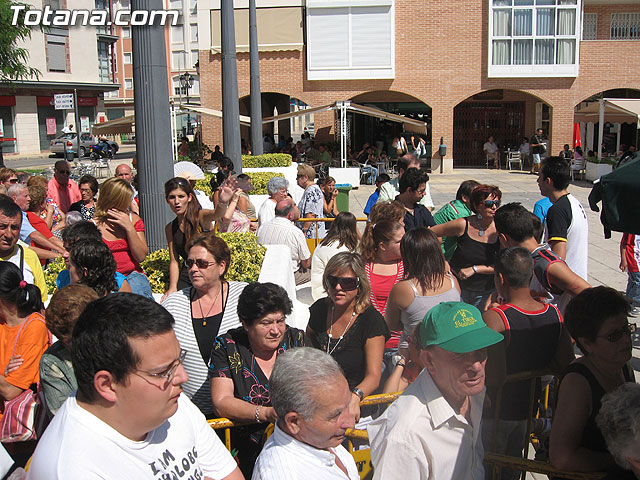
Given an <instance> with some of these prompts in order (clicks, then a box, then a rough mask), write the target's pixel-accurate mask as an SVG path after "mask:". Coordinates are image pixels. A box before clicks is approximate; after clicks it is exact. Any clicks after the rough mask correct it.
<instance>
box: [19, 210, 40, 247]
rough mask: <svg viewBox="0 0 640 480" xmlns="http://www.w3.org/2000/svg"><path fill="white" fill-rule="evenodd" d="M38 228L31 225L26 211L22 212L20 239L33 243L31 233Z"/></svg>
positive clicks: (28, 243)
mask: <svg viewBox="0 0 640 480" xmlns="http://www.w3.org/2000/svg"><path fill="white" fill-rule="evenodd" d="M35 231H36V229H35V228H33V227H32V226H31V222H29V218H28V217H27V214H26V212H22V225H20V240H22V241H23V242H24V243H26V244H27V245H31V239H30V238H29V235H31V234H32V233H33V232H35Z"/></svg>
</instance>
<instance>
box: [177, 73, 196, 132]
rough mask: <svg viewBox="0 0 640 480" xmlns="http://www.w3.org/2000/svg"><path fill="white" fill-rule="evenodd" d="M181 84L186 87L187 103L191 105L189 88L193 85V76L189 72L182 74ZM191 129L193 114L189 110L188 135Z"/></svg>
mask: <svg viewBox="0 0 640 480" xmlns="http://www.w3.org/2000/svg"><path fill="white" fill-rule="evenodd" d="M180 86H181V87H182V88H184V89H185V91H186V92H187V93H186V97H187V105H189V90H190V89H191V87H193V76H192V75H191V74H190V73H189V72H186V73H183V74H182V75H180ZM190 130H191V114H190V113H189V111H188V110H187V135H188V134H190Z"/></svg>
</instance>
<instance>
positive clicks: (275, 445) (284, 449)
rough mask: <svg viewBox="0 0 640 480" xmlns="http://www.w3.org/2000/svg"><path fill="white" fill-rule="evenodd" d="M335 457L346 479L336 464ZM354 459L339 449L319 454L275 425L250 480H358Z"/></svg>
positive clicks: (322, 451)
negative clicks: (342, 468) (345, 471)
mask: <svg viewBox="0 0 640 480" xmlns="http://www.w3.org/2000/svg"><path fill="white" fill-rule="evenodd" d="M336 456H337V457H338V458H339V459H340V461H341V462H342V464H343V465H344V467H345V468H346V469H347V472H349V476H347V475H345V473H344V472H343V471H342V470H341V469H340V467H338V465H337V464H336ZM359 478H360V476H359V475H358V468H357V467H356V462H355V461H354V460H353V457H352V456H351V455H350V454H349V452H347V450H346V449H345V448H344V447H343V446H342V445H338V446H337V447H336V448H333V449H331V450H330V451H329V450H320V449H319V448H315V447H312V446H311V445H307V444H306V443H302V442H300V441H298V440H296V439H295V438H293V437H292V436H290V435H288V434H286V433H285V432H283V431H282V430H280V428H279V427H278V424H276V427H275V430H274V432H273V435H271V437H269V440H267V443H266V444H265V446H264V448H263V449H262V452H261V453H260V456H259V457H258V460H257V461H256V465H255V467H254V469H253V476H252V477H251V479H252V480H275V479H277V480H303V479H304V480H314V479H322V480H332V479H336V480H359Z"/></svg>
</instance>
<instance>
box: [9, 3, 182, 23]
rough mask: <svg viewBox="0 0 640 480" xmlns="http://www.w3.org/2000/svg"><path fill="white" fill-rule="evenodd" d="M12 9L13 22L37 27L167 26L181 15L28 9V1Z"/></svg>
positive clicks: (157, 12) (146, 12)
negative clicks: (26, 3)
mask: <svg viewBox="0 0 640 480" xmlns="http://www.w3.org/2000/svg"><path fill="white" fill-rule="evenodd" d="M11 10H13V19H12V20H11V23H12V25H18V23H22V24H23V25H26V26H34V27H35V26H38V25H43V26H45V27H73V26H77V25H82V26H87V25H92V26H96V27H104V26H108V25H116V26H129V25H134V26H136V25H137V26H139V25H162V26H164V25H167V24H170V25H177V24H178V17H179V16H180V12H178V11H177V10H133V11H131V10H117V11H116V13H115V14H114V15H113V18H111V15H109V12H108V11H107V10H53V9H52V8H51V7H50V6H49V5H45V7H44V9H43V10H35V9H29V10H27V9H26V6H25V5H12V6H11ZM23 10H24V12H23ZM21 13H22V15H21Z"/></svg>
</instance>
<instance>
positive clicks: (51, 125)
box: [46, 117, 58, 135]
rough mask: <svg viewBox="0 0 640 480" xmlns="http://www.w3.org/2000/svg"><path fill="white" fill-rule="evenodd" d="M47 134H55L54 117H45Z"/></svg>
mask: <svg viewBox="0 0 640 480" xmlns="http://www.w3.org/2000/svg"><path fill="white" fill-rule="evenodd" d="M46 123H47V135H55V134H56V132H57V131H58V129H57V128H56V117H47V119H46Z"/></svg>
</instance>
